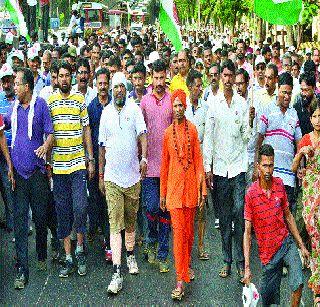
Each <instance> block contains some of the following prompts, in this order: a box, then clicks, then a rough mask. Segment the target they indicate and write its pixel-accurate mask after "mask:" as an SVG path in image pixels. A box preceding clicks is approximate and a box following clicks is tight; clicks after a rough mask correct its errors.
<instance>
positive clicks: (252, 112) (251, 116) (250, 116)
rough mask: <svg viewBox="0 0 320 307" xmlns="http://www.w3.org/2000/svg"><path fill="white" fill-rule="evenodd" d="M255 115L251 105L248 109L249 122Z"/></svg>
mask: <svg viewBox="0 0 320 307" xmlns="http://www.w3.org/2000/svg"><path fill="white" fill-rule="evenodd" d="M255 117H256V109H255V108H254V107H252V106H251V107H250V109H249V120H250V122H253V120H254V118H255Z"/></svg>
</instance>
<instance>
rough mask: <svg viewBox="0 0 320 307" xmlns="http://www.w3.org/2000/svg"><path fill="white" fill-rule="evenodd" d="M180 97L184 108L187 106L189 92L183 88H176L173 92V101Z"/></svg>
mask: <svg viewBox="0 0 320 307" xmlns="http://www.w3.org/2000/svg"><path fill="white" fill-rule="evenodd" d="M177 97H178V98H179V99H180V101H181V102H182V103H183V106H184V108H185V109H186V108H187V94H186V93H185V92H184V91H183V90H179V89H178V90H175V91H174V92H173V93H172V94H171V103H172V104H173V103H174V101H175V99H176V98H177Z"/></svg>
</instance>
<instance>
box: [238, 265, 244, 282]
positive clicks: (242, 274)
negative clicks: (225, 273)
mask: <svg viewBox="0 0 320 307" xmlns="http://www.w3.org/2000/svg"><path fill="white" fill-rule="evenodd" d="M237 273H238V275H239V277H240V279H239V281H240V282H241V283H242V284H244V269H242V268H241V269H237Z"/></svg>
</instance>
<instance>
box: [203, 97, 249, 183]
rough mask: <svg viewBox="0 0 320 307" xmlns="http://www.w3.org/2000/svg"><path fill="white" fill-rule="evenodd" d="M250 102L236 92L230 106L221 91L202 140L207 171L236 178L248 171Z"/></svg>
mask: <svg viewBox="0 0 320 307" xmlns="http://www.w3.org/2000/svg"><path fill="white" fill-rule="evenodd" d="M251 134H252V128H251V127H250V126H249V110H248V105H247V103H246V101H245V99H244V98H243V97H241V96H240V95H239V94H237V93H236V92H234V94H233V97H232V101H231V104H230V107H229V106H228V104H227V101H226V99H225V97H224V93H223V92H220V93H219V94H218V95H217V96H216V98H215V101H214V103H213V104H211V105H210V106H209V110H208V113H207V119H206V125H205V133H204V140H203V157H204V167H205V171H206V172H209V171H210V170H211V166H212V171H213V174H214V175H218V176H222V177H227V178H233V177H235V176H237V175H239V174H240V173H242V172H246V171H247V170H248V153H247V145H248V141H249V139H250V138H251Z"/></svg>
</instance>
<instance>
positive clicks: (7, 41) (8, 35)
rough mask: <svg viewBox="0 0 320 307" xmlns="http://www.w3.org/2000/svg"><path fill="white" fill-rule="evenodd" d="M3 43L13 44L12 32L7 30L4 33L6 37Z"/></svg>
mask: <svg viewBox="0 0 320 307" xmlns="http://www.w3.org/2000/svg"><path fill="white" fill-rule="evenodd" d="M5 43H6V44H9V45H12V44H13V34H12V33H11V32H8V33H7V34H6V39H5Z"/></svg>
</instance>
